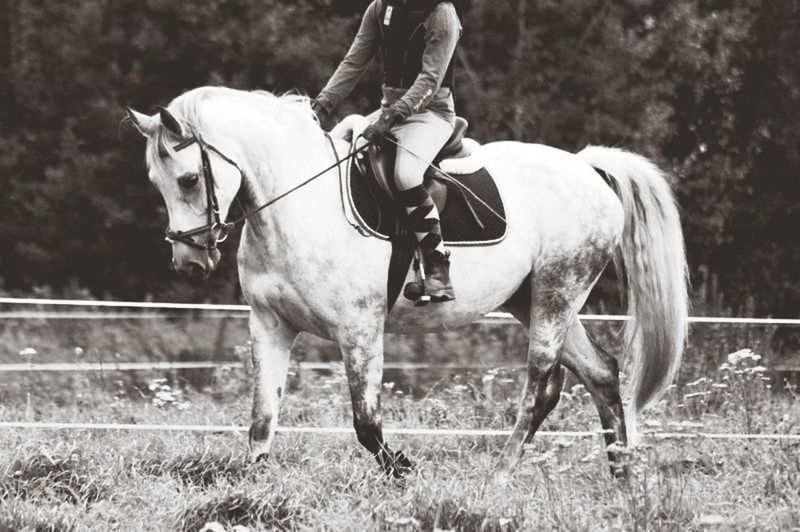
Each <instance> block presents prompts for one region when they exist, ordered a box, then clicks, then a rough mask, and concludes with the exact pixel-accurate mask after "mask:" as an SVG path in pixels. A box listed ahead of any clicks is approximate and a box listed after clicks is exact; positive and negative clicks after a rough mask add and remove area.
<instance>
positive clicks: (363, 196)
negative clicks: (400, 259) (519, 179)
mask: <svg viewBox="0 0 800 532" xmlns="http://www.w3.org/2000/svg"><path fill="white" fill-rule="evenodd" d="M395 156H396V147H394V146H393V145H385V146H383V147H381V148H380V149H373V150H370V152H369V156H368V157H367V156H364V157H362V158H360V159H358V160H357V161H355V162H354V164H352V165H351V169H350V174H349V177H348V179H349V183H348V187H347V188H348V191H349V195H350V203H351V205H352V207H353V212H354V214H355V215H356V218H357V220H358V222H359V225H361V227H362V229H363V230H365V231H367V232H368V233H371V234H372V235H373V236H377V237H379V238H383V239H386V240H394V239H395V238H396V237H397V236H400V235H403V234H405V233H406V230H405V227H404V226H403V220H402V218H401V217H400V216H398V212H399V210H398V207H397V206H396V204H395V202H394V200H393V199H392V197H391V195H390V194H389V192H388V191H387V190H386V188H389V189H393V188H394V179H393V170H394V160H395ZM436 162H438V158H437V161H435V163H434V166H438V165H437V164H436ZM381 182H383V183H385V184H384V185H381ZM424 184H425V187H426V188H427V189H428V192H429V193H430V195H431V197H432V198H433V200H434V203H436V207H437V208H438V210H439V216H440V221H441V224H442V238H443V239H444V241H445V244H446V245H449V246H479V245H489V244H496V243H498V242H500V241H502V240H503V239H504V238H505V236H506V233H507V232H508V228H507V224H506V222H505V208H504V206H503V201H502V198H501V197H500V191H499V190H498V189H497V185H496V184H495V182H494V179H493V178H492V176H491V175H490V174H489V172H488V171H487V170H486V169H485V168H481V169H480V170H478V171H476V172H473V173H471V174H456V175H452V176H451V175H446V174H443V173H441V172H439V171H438V170H436V169H430V170H429V171H428V173H427V174H426V175H425V183H424Z"/></svg>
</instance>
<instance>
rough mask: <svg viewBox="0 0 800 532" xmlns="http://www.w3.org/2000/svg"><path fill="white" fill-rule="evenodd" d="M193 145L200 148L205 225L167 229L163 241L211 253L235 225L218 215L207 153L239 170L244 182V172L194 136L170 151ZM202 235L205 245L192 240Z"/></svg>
mask: <svg viewBox="0 0 800 532" xmlns="http://www.w3.org/2000/svg"><path fill="white" fill-rule="evenodd" d="M195 143H196V144H197V145H198V146H199V147H200V160H201V162H202V165H203V182H204V185H205V187H206V224H205V225H201V226H199V227H195V228H194V229H190V230H188V231H171V230H170V229H169V228H167V233H166V236H165V240H166V241H167V242H169V243H170V244H174V243H175V242H180V243H181V244H186V245H187V246H189V247H191V248H194V249H200V250H203V251H213V250H215V249H217V244H221V243H222V242H225V240H226V239H227V238H228V235H229V234H230V232H231V230H232V229H233V228H234V225H235V224H234V223H233V222H226V221H224V220H222V218H221V217H220V215H219V200H217V193H216V191H215V190H214V185H215V183H214V171H213V170H212V168H211V161H210V160H209V157H208V152H209V151H213V152H214V153H216V154H217V155H219V156H220V157H221V158H222V159H223V160H224V161H225V162H227V163H228V164H230V165H232V166H234V167H235V168H236V169H237V170H239V173H240V174H241V176H242V180H244V171H243V170H242V168H241V167H240V166H239V165H238V164H237V163H236V161H234V160H233V159H231V158H230V157H228V156H227V155H225V154H224V153H222V152H221V151H219V150H218V149H217V148H215V147H214V146H213V145H211V144H207V143H205V142H203V141H201V140H200V139H199V138H197V137H196V136H192V137H190V138H188V139H186V140H183V141H181V142H180V143H178V144H176V145H175V146H173V148H172V149H173V150H175V151H181V150H183V149H185V148H188V147H189V146H191V145H192V144H195ZM203 233H207V236H206V242H205V244H201V243H198V242H197V241H195V240H194V239H193V238H192V237H193V236H196V235H201V234H203Z"/></svg>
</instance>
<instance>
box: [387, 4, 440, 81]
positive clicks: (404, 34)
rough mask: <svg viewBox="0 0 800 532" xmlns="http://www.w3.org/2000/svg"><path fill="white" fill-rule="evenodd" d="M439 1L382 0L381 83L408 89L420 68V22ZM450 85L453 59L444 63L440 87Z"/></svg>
mask: <svg viewBox="0 0 800 532" xmlns="http://www.w3.org/2000/svg"><path fill="white" fill-rule="evenodd" d="M440 3H441V2H437V1H435V0H434V1H431V0H405V1H404V0H383V1H382V2H381V6H380V7H381V9H380V20H379V24H380V32H381V37H382V49H383V68H384V84H385V85H387V86H389V87H395V88H399V89H408V88H409V87H411V85H412V84H413V83H414V80H416V78H417V76H418V75H419V74H420V72H421V71H422V56H423V54H424V53H425V46H426V44H427V43H426V40H425V28H424V23H425V21H426V20H427V18H428V16H429V15H430V14H431V13H432V12H433V10H434V9H435V8H436V6H437V5H438V4H440ZM452 86H453V61H452V60H451V61H450V64H449V65H448V67H447V72H446V74H445V76H444V79H443V81H442V87H445V88H452Z"/></svg>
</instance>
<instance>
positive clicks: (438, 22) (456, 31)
mask: <svg viewBox="0 0 800 532" xmlns="http://www.w3.org/2000/svg"><path fill="white" fill-rule="evenodd" d="M460 36H461V23H460V21H459V18H458V15H457V13H456V9H455V7H454V5H453V4H452V2H449V1H441V0H440V1H437V0H374V1H373V2H372V3H371V4H370V5H369V7H368V8H367V10H366V12H365V13H364V17H363V19H362V20H361V26H360V28H359V30H358V34H357V35H356V37H355V39H354V41H353V44H352V45H351V46H350V50H349V51H348V52H347V55H346V56H345V58H344V60H342V62H341V63H340V64H339V67H338V68H337V69H336V72H334V74H333V76H332V77H331V79H330V80H329V81H328V83H327V85H326V86H325V88H324V89H322V92H320V94H319V96H317V103H318V104H319V105H320V106H322V107H323V108H324V109H325V111H327V112H330V111H332V110H333V109H334V108H335V107H336V106H337V105H338V104H339V102H340V101H341V100H342V99H344V98H345V97H346V96H347V95H348V94H349V93H350V91H351V90H352V89H353V87H354V86H355V84H356V82H357V81H358V80H359V79H360V78H361V76H362V75H363V73H364V71H366V69H367V68H368V67H369V65H370V63H371V62H372V60H373V59H374V57H375V56H376V55H377V53H378V51H380V50H382V51H383V63H384V84H383V101H382V102H381V104H382V106H383V107H391V108H393V109H394V110H395V111H397V113H398V114H399V117H400V118H401V119H405V118H407V117H409V116H410V115H412V114H414V113H417V112H421V111H423V110H431V111H434V112H439V113H441V114H452V113H453V112H454V110H453V98H452V90H451V89H452V86H453V58H454V56H455V50H456V46H457V44H458V40H459V38H460Z"/></svg>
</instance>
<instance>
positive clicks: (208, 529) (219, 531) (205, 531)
mask: <svg viewBox="0 0 800 532" xmlns="http://www.w3.org/2000/svg"><path fill="white" fill-rule="evenodd" d="M200 532H226V531H225V527H224V526H222V524H221V523H218V522H216V521H212V522H210V523H206V525H205V526H204V527H203V528H201V529H200Z"/></svg>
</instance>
